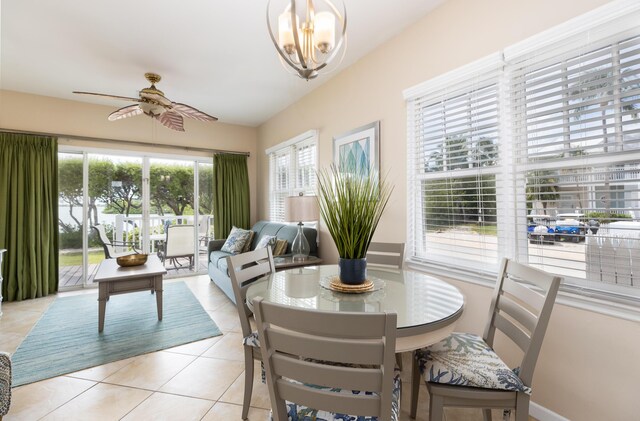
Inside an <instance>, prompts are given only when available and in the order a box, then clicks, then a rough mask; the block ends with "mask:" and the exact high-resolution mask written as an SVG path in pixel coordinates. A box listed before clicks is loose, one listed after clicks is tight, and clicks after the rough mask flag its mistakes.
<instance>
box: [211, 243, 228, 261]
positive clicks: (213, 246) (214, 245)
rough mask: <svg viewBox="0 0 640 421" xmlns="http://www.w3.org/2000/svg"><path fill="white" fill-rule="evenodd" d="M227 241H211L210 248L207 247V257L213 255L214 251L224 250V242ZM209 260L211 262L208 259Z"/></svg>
mask: <svg viewBox="0 0 640 421" xmlns="http://www.w3.org/2000/svg"><path fill="white" fill-rule="evenodd" d="M225 241H226V240H211V241H209V246H208V247H207V255H211V252H212V251H217V250H220V249H221V248H222V246H223V245H224V242H225ZM207 260H209V259H208V258H207Z"/></svg>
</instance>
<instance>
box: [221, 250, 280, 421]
mask: <svg viewBox="0 0 640 421" xmlns="http://www.w3.org/2000/svg"><path fill="white" fill-rule="evenodd" d="M227 268H228V270H229V276H230V277H231V287H232V288H233V295H234V298H235V299H236V307H237V309H238V316H239V317H240V328H241V329H242V336H243V338H244V339H243V340H242V345H243V348H244V400H243V403H242V419H243V420H244V419H247V416H248V414H249V404H250V403H251V393H252V391H253V361H254V360H256V361H262V353H261V350H260V341H259V339H258V334H257V332H255V331H253V329H251V323H250V322H249V317H250V316H251V310H249V307H248V306H247V289H248V288H249V285H250V284H251V283H250V282H249V281H250V280H252V279H255V278H257V277H261V276H265V275H268V274H271V273H273V272H274V271H275V265H274V263H273V255H272V252H271V247H263V248H260V249H257V250H255V251H250V252H247V253H242V254H236V255H234V256H229V257H227Z"/></svg>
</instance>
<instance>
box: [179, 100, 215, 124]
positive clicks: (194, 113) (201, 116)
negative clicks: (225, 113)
mask: <svg viewBox="0 0 640 421" xmlns="http://www.w3.org/2000/svg"><path fill="white" fill-rule="evenodd" d="M171 110H172V111H175V112H177V113H178V114H181V115H183V116H185V117H188V118H192V119H194V120H199V121H217V120H218V118H217V117H213V116H210V115H209V114H207V113H203V112H202V111H200V110H197V109H195V108H193V107H191V106H189V105H186V104H181V103H179V102H172V103H171Z"/></svg>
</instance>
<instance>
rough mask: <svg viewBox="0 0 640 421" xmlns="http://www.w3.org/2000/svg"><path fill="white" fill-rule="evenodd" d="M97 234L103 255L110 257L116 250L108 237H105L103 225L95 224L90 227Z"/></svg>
mask: <svg viewBox="0 0 640 421" xmlns="http://www.w3.org/2000/svg"><path fill="white" fill-rule="evenodd" d="M91 228H92V229H93V230H94V231H95V232H96V233H97V234H98V239H99V240H100V243H102V248H103V249H104V257H105V258H107V259H112V258H113V256H114V255H115V254H116V250H115V248H114V247H113V244H112V243H111V240H110V239H109V237H107V232H106V230H105V228H104V225H102V224H97V225H93V226H92V227H91Z"/></svg>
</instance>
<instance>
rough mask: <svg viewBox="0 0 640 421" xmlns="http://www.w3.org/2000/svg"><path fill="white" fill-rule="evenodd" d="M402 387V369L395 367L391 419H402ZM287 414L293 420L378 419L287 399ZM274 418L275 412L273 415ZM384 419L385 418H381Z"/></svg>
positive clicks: (342, 420) (354, 420)
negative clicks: (325, 409) (321, 408)
mask: <svg viewBox="0 0 640 421" xmlns="http://www.w3.org/2000/svg"><path fill="white" fill-rule="evenodd" d="M315 387H318V388H319V389H325V390H327V391H329V392H332V393H344V394H349V395H352V394H353V395H371V394H372V393H373V392H365V391H358V390H342V389H338V388H335V387H321V386H315ZM401 389H402V381H401V380H400V370H398V369H397V368H396V369H395V374H394V377H393V392H392V393H393V396H392V397H391V421H398V420H399V419H400V392H401ZM286 405H287V414H288V415H289V419H290V420H291V421H378V417H365V416H354V415H345V414H335V413H332V412H327V411H319V410H317V409H312V408H307V407H306V406H303V405H298V404H296V403H293V402H289V401H287V403H286ZM271 419H272V420H273V413H272V416H271ZM380 421H383V420H380Z"/></svg>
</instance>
